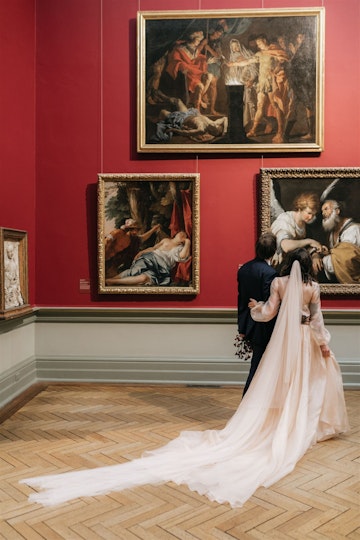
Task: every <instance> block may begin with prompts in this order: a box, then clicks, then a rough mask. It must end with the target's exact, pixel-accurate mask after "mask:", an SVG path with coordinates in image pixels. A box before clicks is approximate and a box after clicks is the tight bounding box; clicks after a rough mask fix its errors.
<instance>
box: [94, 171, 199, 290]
mask: <svg viewBox="0 0 360 540" xmlns="http://www.w3.org/2000/svg"><path fill="white" fill-rule="evenodd" d="M199 182H200V177H199V174H99V176H98V281H99V287H98V289H99V292H100V293H105V294H172V295H173V294H177V295H182V294H187V295H189V294H198V293H199Z"/></svg>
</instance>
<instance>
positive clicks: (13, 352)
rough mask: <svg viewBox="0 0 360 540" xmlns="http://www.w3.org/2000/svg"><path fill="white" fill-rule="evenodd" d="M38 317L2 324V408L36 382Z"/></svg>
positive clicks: (0, 366)
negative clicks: (36, 329)
mask: <svg viewBox="0 0 360 540" xmlns="http://www.w3.org/2000/svg"><path fill="white" fill-rule="evenodd" d="M36 377H37V375H36V361H35V317H33V316H30V317H26V318H24V319H22V318H21V319H17V320H15V321H4V322H2V323H1V324H0V407H1V406H2V405H4V404H6V403H8V402H9V401H11V400H12V399H13V398H14V397H16V396H17V395H18V394H20V393H21V392H23V391H24V390H26V389H27V388H28V387H29V386H31V385H32V384H33V383H34V382H35V381H36Z"/></svg>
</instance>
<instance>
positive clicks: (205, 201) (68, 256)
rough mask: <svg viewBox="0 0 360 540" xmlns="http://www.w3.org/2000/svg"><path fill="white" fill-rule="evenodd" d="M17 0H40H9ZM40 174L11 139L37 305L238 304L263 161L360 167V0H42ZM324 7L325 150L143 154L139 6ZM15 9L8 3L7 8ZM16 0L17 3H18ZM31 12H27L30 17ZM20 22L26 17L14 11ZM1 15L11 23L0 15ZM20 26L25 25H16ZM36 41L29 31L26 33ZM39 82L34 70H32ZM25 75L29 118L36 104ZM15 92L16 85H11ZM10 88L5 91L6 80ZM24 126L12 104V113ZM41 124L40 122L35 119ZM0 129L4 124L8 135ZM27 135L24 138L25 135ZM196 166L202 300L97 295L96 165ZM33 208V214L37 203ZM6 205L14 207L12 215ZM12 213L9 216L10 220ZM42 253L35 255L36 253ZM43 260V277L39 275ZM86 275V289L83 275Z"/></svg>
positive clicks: (23, 68)
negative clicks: (139, 132)
mask: <svg viewBox="0 0 360 540" xmlns="http://www.w3.org/2000/svg"><path fill="white" fill-rule="evenodd" d="M7 4H8V2H7ZM10 4H11V6H15V5H21V6H25V5H26V6H31V5H32V2H31V1H28V2H26V1H25V0H23V1H22V2H20V0H12V2H11V3H10ZM35 5H36V40H37V42H36V43H37V55H36V70H37V71H36V179H35V182H34V171H35V167H34V168H32V163H31V160H30V155H31V154H32V151H33V144H34V140H33V138H31V137H30V134H27V138H26V140H22V141H21V150H22V153H24V154H25V156H27V165H26V168H27V171H26V174H25V176H26V177H27V181H25V179H24V177H23V173H24V170H23V168H24V165H23V166H21V165H20V161H19V159H18V155H17V152H16V151H15V148H17V147H18V142H17V141H15V140H13V144H11V145H10V143H9V146H10V149H11V151H12V156H11V157H12V159H11V162H9V163H8V164H7V171H5V172H8V173H9V172H10V171H11V169H12V168H14V169H15V170H16V174H13V175H12V178H13V180H14V181H15V180H17V181H19V175H18V174H17V172H18V171H17V169H18V168H19V169H21V170H20V171H19V172H20V173H21V174H20V178H21V182H22V184H21V187H22V189H23V191H24V194H25V195H26V197H24V198H25V199H26V198H27V199H28V200H29V201H30V205H31V206H33V203H34V197H33V189H34V186H35V187H36V233H35V232H34V227H33V222H32V218H31V219H30V216H33V215H34V214H35V213H30V210H26V208H28V206H26V203H25V202H23V203H21V208H20V209H17V208H16V209H15V210H14V212H12V211H10V210H9V209H8V207H7V205H6V204H5V203H4V202H3V194H4V196H14V194H16V193H18V187H16V188H14V186H13V185H12V186H11V187H9V185H8V181H7V179H6V178H5V179H4V177H3V179H2V180H3V182H2V185H1V188H0V190H1V202H0V210H1V215H2V217H3V216H4V219H2V222H3V224H4V225H5V224H6V225H8V224H9V223H10V224H11V225H12V226H14V227H16V228H20V227H24V228H26V229H28V230H29V233H30V235H31V242H32V245H34V242H35V240H36V253H35V252H34V250H33V249H31V253H30V257H31V267H30V269H31V280H32V282H33V280H35V279H36V295H35V296H34V295H33V296H32V301H33V303H34V304H36V305H38V306H64V307H67V306H72V307H77V306H85V307H114V308H117V307H119V308H120V307H124V308H125V307H164V308H166V307H168V308H170V307H179V308H181V307H184V308H190V307H194V308H211V307H213V308H222V307H226V308H228V307H230V308H233V307H235V306H236V296H237V295H236V271H237V267H238V264H239V262H244V261H245V260H247V259H249V258H251V257H252V256H253V254H254V247H253V246H254V242H255V240H256V236H257V218H256V198H257V194H256V187H255V186H256V183H255V178H256V175H257V174H258V173H259V170H260V168H261V167H310V168H312V167H359V166H360V144H359V132H360V99H359V87H360V80H359V79H360V63H359V57H360V41H359V27H360V2H359V0H342V1H341V2H339V1H338V0H322V1H321V0H318V1H311V0H296V1H293V0H287V1H286V0H227V1H226V2H225V4H224V3H223V2H221V3H220V4H219V2H218V1H217V0H206V1H205V0H202V1H201V2H200V0H183V1H182V2H181V3H179V2H175V1H174V0H171V1H169V0H139V1H137V2H136V1H127V2H121V1H120V0H36V2H35ZM318 6H324V7H325V10H326V42H325V51H326V62H325V150H324V151H323V152H321V153H320V154H319V155H316V154H308V155H307V154H301V153H300V154H296V155H295V154H293V155H291V154H288V155H286V154H282V155H269V154H268V155H261V154H252V155H246V156H245V155H242V154H229V155H227V154H217V155H212V154H199V155H192V154H179V155H176V156H174V155H173V154H163V155H161V154H155V155H151V154H141V155H140V154H137V152H136V14H137V11H138V10H141V11H156V10H160V11H164V10H166V11H167V10H176V9H179V8H180V7H181V9H184V10H185V9H186V10H193V11H196V10H198V9H201V10H214V9H231V10H233V9H242V8H251V9H257V8H259V9H261V8H267V9H271V8H286V7H292V8H302V7H318ZM9 9H10V8H9V7H7V10H9ZM14 9H15V8H14ZM30 21H31V17H30V14H29V20H28V21H26V22H27V24H28V25H29V26H31V25H30ZM18 22H20V21H18ZM0 24H1V25H3V22H1V23H0ZM14 31H15V33H16V35H18V36H20V35H21V31H20V27H18V24H16V30H15V24H14ZM29 41H31V39H30V38H29ZM29 55H30V51H27V53H26V54H25V56H21V55H20V54H19V57H18V59H17V63H15V61H14V60H12V61H10V60H9V62H8V63H9V66H8V68H9V70H10V71H11V70H14V69H15V68H16V70H18V71H19V73H15V74H13V75H12V76H13V77H14V80H16V78H17V77H21V78H22V79H26V78H27V75H28V72H29V71H30V68H29V65H31V61H30V59H28V58H27V57H28V56H29ZM32 82H33V79H32ZM29 86H31V81H27V85H26V88H27V89H28V92H26V97H23V100H24V102H23V104H24V105H25V103H26V105H28V107H29V108H28V109H27V111H26V115H27V116H31V115H32V114H33V112H34V108H31V107H30V103H31V101H32V89H31V88H29ZM8 91H9V92H10V89H9V90H8ZM0 92H2V93H4V90H3V89H2V90H0ZM8 115H9V117H10V116H11V115H13V116H14V117H15V119H17V120H18V122H19V123H18V125H20V118H19V116H20V115H19V111H18V110H17V106H16V104H15V102H14V103H13V107H12V109H11V108H10V109H9V111H8ZM32 125H33V124H32ZM2 135H3V134H2ZM24 139H25V136H24ZM99 172H104V173H142V172H164V173H177V172H179V173H193V172H199V173H200V224H201V225H200V228H201V233H200V254H201V255H200V289H201V290H200V294H199V295H198V296H196V297H194V298H188V297H185V296H183V297H181V298H180V297H173V296H171V297H168V298H162V297H160V296H152V295H150V296H147V297H146V296H138V295H133V296H122V295H114V296H109V295H99V294H98V293H97V262H96V243H97V239H96V237H97V224H96V184H97V174H98V173H99ZM27 204H28V203H27ZM33 210H34V209H33V208H32V212H33ZM6 212H7V213H6ZM5 218H6V219H5ZM35 261H36V263H35ZM35 264H36V278H35ZM82 279H89V280H90V283H91V288H90V291H89V292H82V291H81V289H80V280H82ZM359 304H360V303H359V299H358V298H355V297H348V298H334V297H329V298H325V299H324V300H323V307H325V308H332V309H340V308H351V309H355V308H358V307H359Z"/></svg>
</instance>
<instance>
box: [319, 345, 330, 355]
mask: <svg viewBox="0 0 360 540" xmlns="http://www.w3.org/2000/svg"><path fill="white" fill-rule="evenodd" d="M320 349H321V354H322V357H323V358H327V357H328V356H330V353H331V351H330V349H329V347H328V346H327V345H320Z"/></svg>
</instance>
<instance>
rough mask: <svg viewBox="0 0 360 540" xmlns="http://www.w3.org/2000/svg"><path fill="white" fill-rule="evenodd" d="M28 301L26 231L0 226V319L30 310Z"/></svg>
mask: <svg viewBox="0 0 360 540" xmlns="http://www.w3.org/2000/svg"><path fill="white" fill-rule="evenodd" d="M28 302H29V300H28V251H27V233H26V232H25V231H18V230H15V229H5V228H0V319H11V318H14V317H18V316H20V315H23V314H24V313H26V312H29V311H31V306H30V305H29V303H28Z"/></svg>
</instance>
